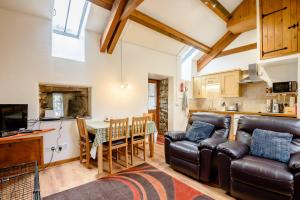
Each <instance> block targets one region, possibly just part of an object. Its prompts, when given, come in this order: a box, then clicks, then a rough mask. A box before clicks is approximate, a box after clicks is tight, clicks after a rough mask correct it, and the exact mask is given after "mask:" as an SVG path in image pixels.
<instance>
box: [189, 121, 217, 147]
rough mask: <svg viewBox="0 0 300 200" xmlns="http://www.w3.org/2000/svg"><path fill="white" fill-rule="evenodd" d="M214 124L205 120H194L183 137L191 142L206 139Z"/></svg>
mask: <svg viewBox="0 0 300 200" xmlns="http://www.w3.org/2000/svg"><path fill="white" fill-rule="evenodd" d="M214 128H215V126H214V125H212V124H209V123H206V122H201V121H194V122H193V124H192V126H191V127H190V128H189V129H188V131H187V133H186V135H185V139H187V140H189V141H192V142H198V143H199V142H201V141H202V140H205V139H207V138H208V137H209V136H210V135H211V133H212V131H213V130H214Z"/></svg>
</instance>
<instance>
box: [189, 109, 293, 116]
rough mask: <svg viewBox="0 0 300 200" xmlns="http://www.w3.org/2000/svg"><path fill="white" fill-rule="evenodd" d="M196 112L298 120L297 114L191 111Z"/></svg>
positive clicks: (191, 111)
mask: <svg viewBox="0 0 300 200" xmlns="http://www.w3.org/2000/svg"><path fill="white" fill-rule="evenodd" d="M195 112H210V113H218V114H228V115H234V114H237V115H260V116H274V117H291V118H297V115H296V114H285V113H264V112H246V111H218V110H201V109H200V110H199V109H191V110H190V113H195Z"/></svg>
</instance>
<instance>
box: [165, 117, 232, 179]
mask: <svg viewBox="0 0 300 200" xmlns="http://www.w3.org/2000/svg"><path fill="white" fill-rule="evenodd" d="M230 119H231V118H230V117H229V116H224V115H217V114H200V113H198V114H193V115H192V116H191V117H190V119H189V122H188V125H187V129H188V128H189V126H191V125H192V124H193V122H194V121H202V122H206V123H210V124H213V125H215V129H214V131H213V133H212V134H211V136H210V138H208V139H205V140H202V141H201V142H200V143H195V142H191V141H188V140H185V139H184V138H185V137H184V136H185V132H180V131H179V132H168V133H166V134H165V159H166V162H167V163H168V164H170V165H171V167H172V168H173V169H175V170H178V171H180V172H182V173H184V174H187V175H189V176H191V177H193V178H195V179H197V180H201V181H211V180H212V179H213V178H215V177H217V164H216V151H215V149H216V147H217V145H218V144H220V143H223V142H226V141H227V139H228V136H229V132H230Z"/></svg>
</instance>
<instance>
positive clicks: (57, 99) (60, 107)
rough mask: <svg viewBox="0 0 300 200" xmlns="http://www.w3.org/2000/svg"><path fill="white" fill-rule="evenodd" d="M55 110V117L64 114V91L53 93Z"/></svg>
mask: <svg viewBox="0 0 300 200" xmlns="http://www.w3.org/2000/svg"><path fill="white" fill-rule="evenodd" d="M52 99H53V111H54V116H55V117H63V116H64V96H63V94H62V93H53V94H52Z"/></svg>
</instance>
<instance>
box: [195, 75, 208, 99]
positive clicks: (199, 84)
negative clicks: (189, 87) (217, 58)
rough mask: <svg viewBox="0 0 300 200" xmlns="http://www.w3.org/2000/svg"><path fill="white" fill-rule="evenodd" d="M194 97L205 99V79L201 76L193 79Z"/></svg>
mask: <svg viewBox="0 0 300 200" xmlns="http://www.w3.org/2000/svg"><path fill="white" fill-rule="evenodd" d="M193 97H194V98H196V99H199V98H205V79H204V78H203V77H201V76H198V77H194V78H193Z"/></svg>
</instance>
